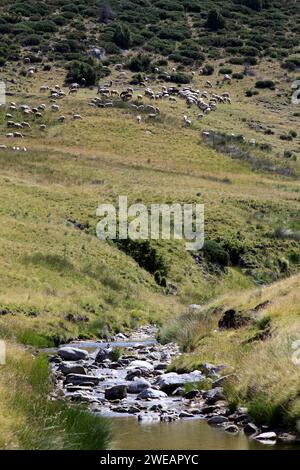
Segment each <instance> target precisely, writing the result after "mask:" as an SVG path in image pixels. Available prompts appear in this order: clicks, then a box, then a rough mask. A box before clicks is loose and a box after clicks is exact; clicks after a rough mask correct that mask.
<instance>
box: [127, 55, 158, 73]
mask: <svg viewBox="0 0 300 470" xmlns="http://www.w3.org/2000/svg"><path fill="white" fill-rule="evenodd" d="M151 66H152V64H151V58H150V57H149V56H148V55H144V54H139V55H137V56H135V57H132V59H130V60H129V62H128V63H127V67H128V68H129V70H131V71H132V72H150V71H151Z"/></svg>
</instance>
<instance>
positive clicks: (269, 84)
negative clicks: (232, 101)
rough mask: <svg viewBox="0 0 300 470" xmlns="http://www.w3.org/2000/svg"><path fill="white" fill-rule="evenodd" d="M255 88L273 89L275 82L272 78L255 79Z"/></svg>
mask: <svg viewBox="0 0 300 470" xmlns="http://www.w3.org/2000/svg"><path fill="white" fill-rule="evenodd" d="M255 88H262V89H266V88H268V89H270V90H275V82H273V80H257V82H256V83H255Z"/></svg>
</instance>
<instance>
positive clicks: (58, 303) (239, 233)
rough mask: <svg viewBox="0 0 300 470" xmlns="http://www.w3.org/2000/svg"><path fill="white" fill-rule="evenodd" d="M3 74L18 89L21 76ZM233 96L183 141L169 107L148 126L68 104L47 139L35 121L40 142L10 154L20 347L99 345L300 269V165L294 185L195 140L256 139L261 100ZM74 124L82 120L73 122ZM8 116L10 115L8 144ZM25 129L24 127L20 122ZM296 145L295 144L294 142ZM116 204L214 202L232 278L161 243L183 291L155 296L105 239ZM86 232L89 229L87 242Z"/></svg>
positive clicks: (8, 304) (10, 282)
mask: <svg viewBox="0 0 300 470" xmlns="http://www.w3.org/2000/svg"><path fill="white" fill-rule="evenodd" d="M6 73H7V76H9V75H10V74H11V73H12V71H11V69H9V68H8V69H7V71H6ZM62 78H63V73H62V72H61V70H60V69H55V70H53V71H51V72H45V71H42V70H41V71H39V72H37V74H36V78H34V79H28V78H24V79H22V80H21V81H20V83H19V84H18V86H16V85H14V84H8V92H9V94H10V99H11V100H14V101H16V102H17V103H18V104H20V103H26V104H29V105H34V104H38V103H39V102H42V101H45V96H43V95H42V94H41V93H40V92H39V87H40V84H41V83H49V84H51V83H53V84H55V83H57V82H58V83H61V81H62ZM129 80H130V79H129ZM194 80H195V85H196V86H199V87H201V86H203V85H204V82H205V78H198V77H196V78H195V79H194ZM116 83H117V82H116ZM117 86H119V87H120V85H118V83H117ZM122 86H123V85H122ZM158 86H159V84H158V85H157V87H158ZM29 88H30V92H29V91H28V92H26V90H27V89H29ZM282 88H283V91H284V90H286V89H287V86H286V85H285V84H283V85H282ZM19 90H20V91H19ZM230 91H231V94H232V104H231V105H230V106H227V107H226V106H224V107H221V108H220V110H217V111H216V112H215V113H214V115H213V114H211V115H209V116H207V117H206V118H205V121H203V122H201V123H198V122H196V121H195V123H194V126H193V128H191V129H185V128H183V127H182V124H181V115H182V114H183V113H184V112H185V104H184V103H181V102H179V103H176V104H172V103H171V102H162V103H160V107H161V117H160V119H159V120H158V121H156V123H150V122H147V121H145V122H143V123H142V124H141V126H140V127H138V126H137V124H136V122H135V116H134V114H133V113H132V111H131V110H130V107H129V106H128V107H125V108H124V107H123V108H113V110H111V111H110V112H108V111H107V110H105V109H103V110H101V109H95V108H92V107H89V106H88V102H89V100H90V99H91V98H92V97H93V96H95V91H94V90H88V89H82V90H80V91H79V92H78V94H77V95H76V97H73V96H72V97H66V98H65V99H64V100H63V101H62V102H61V112H62V113H64V115H65V116H66V122H65V123H64V124H62V125H61V124H59V123H58V122H57V115H56V114H54V113H52V112H51V111H49V110H46V111H45V115H44V117H43V122H45V123H46V124H47V128H46V131H41V130H40V129H39V123H38V122H35V121H34V120H31V121H30V122H31V129H28V130H27V131H26V132H24V135H25V138H24V139H23V140H22V145H23V144H24V145H25V146H26V148H27V149H28V151H27V152H16V151H13V150H12V149H11V147H10V146H9V148H8V149H7V150H2V151H1V159H0V165H1V175H2V177H1V191H2V194H3V201H4V204H3V205H2V207H1V219H2V223H1V238H2V250H1V257H2V265H3V266H4V267H5V268H4V269H3V270H2V272H1V278H2V279H1V292H0V302H1V310H2V315H1V317H2V319H3V322H1V323H3V326H2V327H1V328H2V329H3V334H8V335H10V334H11V332H13V333H14V334H15V335H17V337H18V339H19V340H20V341H22V342H25V343H27V342H28V343H32V342H33V343H34V344H37V345H43V344H45V345H46V344H51V343H53V341H54V342H55V343H57V342H59V341H65V340H66V339H68V338H74V337H76V336H78V335H79V334H81V335H82V336H89V335H101V334H104V333H105V331H107V328H109V329H110V330H113V329H118V328H120V327H129V328H130V327H134V326H135V324H136V323H137V322H139V321H144V322H147V321H150V320H153V321H160V319H161V318H162V317H163V316H164V314H167V313H169V314H174V313H176V312H178V311H180V309H181V308H182V307H181V306H180V305H182V303H183V304H186V303H192V302H198V303H202V302H203V301H206V300H208V299H209V298H211V297H213V296H214V295H215V294H218V293H222V292H224V291H226V290H228V289H229V288H233V289H235V288H243V287H248V286H250V285H251V284H252V283H253V282H254V283H255V282H258V283H263V282H270V281H273V280H276V279H278V278H280V277H284V276H286V275H288V274H292V273H293V272H296V271H297V270H298V268H299V257H298V255H297V253H298V251H297V250H298V246H299V242H298V241H297V231H298V230H299V219H298V216H297V214H298V199H299V197H298V194H299V193H298V190H299V185H298V181H297V173H298V168H299V164H298V161H297V160H296V161H292V162H291V163H289V165H291V167H292V168H294V172H295V175H292V176H290V177H284V176H281V175H280V174H279V175H276V174H274V173H273V172H272V171H269V170H268V169H266V170H264V171H261V170H259V168H258V169H257V168H255V167H253V165H249V164H248V163H247V162H244V161H242V160H236V159H232V158H231V157H230V156H228V155H225V154H223V153H222V152H219V151H217V149H213V148H210V147H209V146H207V145H205V143H204V142H202V141H201V138H199V132H200V131H201V130H202V129H207V128H211V127H214V128H216V129H220V128H221V126H222V130H224V131H225V132H229V130H230V129H231V130H232V131H236V132H239V133H241V132H243V131H244V132H245V135H247V138H250V137H252V136H253V135H256V134H257V133H255V132H254V131H251V130H249V131H248V129H249V126H248V124H249V116H251V113H253V114H252V115H253V117H255V116H256V113H257V111H258V110H257V106H258V105H259V101H256V102H251V103H248V101H247V98H245V97H243V96H242V90H241V88H240V86H239V84H237V85H235V84H234V85H232V86H231V90H230ZM136 93H137V94H138V93H139V88H137V90H136ZM265 94H266V95H267V94H268V92H265ZM260 106H261V108H260V109H261V113H260V115H259V117H260V120H261V121H262V119H263V116H264V120H265V122H266V121H267V120H268V119H269V118H270V116H271V112H270V111H269V109H268V108H264V106H263V105H260ZM74 112H80V113H81V115H82V116H83V119H82V120H81V121H78V122H76V121H73V120H72V119H71V116H72V114H73V113H74ZM195 112H196V111H193V113H195ZM5 113H6V110H5V109H4V108H3V109H2V110H0V116H1V118H0V119H1V122H2V128H3V131H2V132H3V134H2V135H4V134H5V132H6V119H5ZM291 114H292V113H291V108H290V107H289V106H287V105H285V106H284V107H283V109H282V113H281V114H280V116H278V117H277V116H276V118H274V119H273V120H272V122H273V126H274V127H275V128H277V126H278V132H283V129H287V128H289V127H290V126H291V125H292V124H290V123H288V124H287V122H288V121H289V120H291V119H292V117H291ZM246 115H247V116H248V119H247V120H246V121H245V120H244V118H243V116H246ZM14 116H15V115H14ZM281 116H286V118H287V119H286V120H285V119H283V118H282V117H281ZM16 118H17V119H18V120H22V117H21V116H18V114H17V115H16ZM193 120H194V118H193ZM276 134H277V133H275V132H274V134H272V135H268V136H266V137H265V136H264V137H263V138H262V139H261V141H262V142H267V143H272V145H273V146H274V149H273V150H272V151H269V152H268V153H267V156H266V158H268V159H270V161H271V162H272V159H274V163H273V165H274V164H275V165H278V166H279V165H285V160H284V159H283V158H282V157H281V158H279V157H278V156H276V154H279V153H281V152H283V149H284V148H285V146H286V144H285V143H284V144H282V141H281V140H280V139H278V135H276ZM3 139H5V137H4V138H3ZM3 139H2V141H3V142H5V143H6V141H5V140H3ZM297 143H298V138H296V139H294V140H293V142H289V144H290V145H292V146H295V145H297ZM137 144H138V145H137ZM257 152H258V153H257V159H259V158H263V152H261V151H257ZM277 162H278V163H277ZM120 194H121V195H123V194H125V195H128V198H129V203H132V202H137V201H143V203H145V204H146V205H147V204H150V203H151V202H161V203H162V202H202V203H204V204H205V208H206V239H207V240H208V241H209V240H213V241H215V242H216V243H217V244H218V245H219V247H220V248H221V249H223V250H225V251H226V252H227V253H228V254H229V255H230V257H231V262H230V266H229V267H228V268H226V269H219V266H218V264H217V263H215V262H214V260H212V262H209V261H207V260H206V259H203V260H202V262H201V263H200V265H199V263H198V264H197V263H195V259H194V257H193V256H191V254H190V253H188V252H187V251H186V250H185V248H184V244H183V243H177V242H172V241H170V242H163V241H162V242H159V243H156V244H155V247H156V248H155V249H156V250H157V252H158V254H159V255H161V256H162V257H163V259H164V262H165V264H166V267H167V272H168V274H167V282H168V283H169V284H172V285H174V284H175V285H176V288H177V296H172V295H166V293H167V292H168V289H167V290H166V289H165V288H163V287H160V286H158V285H157V284H156V282H155V280H154V278H153V276H152V275H151V274H150V273H147V272H146V270H144V269H142V267H140V266H138V265H137V263H136V262H135V261H134V260H133V259H132V258H130V256H126V255H125V254H124V253H122V252H121V251H120V250H119V249H118V248H117V246H115V245H114V244H110V243H103V242H100V241H99V240H98V239H97V238H96V236H95V227H96V224H97V222H98V220H97V217H96V209H97V206H98V204H99V203H102V202H113V203H117V201H118V196H119V195H120ZM76 223H80V224H82V226H80V227H81V230H80V229H78V228H77V227H76ZM280 228H285V229H291V230H293V233H295V236H292V237H286V238H285V237H284V236H280V235H278V229H280ZM28 273H30V276H28ZM207 285H209V286H210V289H209V290H208V289H207ZM62 306H63V308H62ZM32 330H34V331H35V332H36V333H37V335H38V336H36V338H34V336H33V334H32V333H31V332H32ZM29 331H30V333H29ZM28 334H29V337H28Z"/></svg>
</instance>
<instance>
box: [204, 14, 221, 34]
mask: <svg viewBox="0 0 300 470" xmlns="http://www.w3.org/2000/svg"><path fill="white" fill-rule="evenodd" d="M225 25H226V22H225V18H224V17H223V16H222V15H221V13H220V12H219V11H217V10H210V12H209V13H208V17H207V21H206V24H205V26H206V27H207V28H208V29H211V30H212V31H218V30H219V29H223V28H225Z"/></svg>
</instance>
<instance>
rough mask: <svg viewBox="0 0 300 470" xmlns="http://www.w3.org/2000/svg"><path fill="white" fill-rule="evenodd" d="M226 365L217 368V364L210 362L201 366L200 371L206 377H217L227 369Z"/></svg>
mask: <svg viewBox="0 0 300 470" xmlns="http://www.w3.org/2000/svg"><path fill="white" fill-rule="evenodd" d="M225 368H226V366H225V365H219V366H216V365H215V364H210V363H209V362H205V363H204V364H202V365H201V367H200V370H201V372H203V374H204V375H206V376H208V377H215V376H217V374H218V373H219V372H220V371H221V370H223V369H225Z"/></svg>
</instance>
